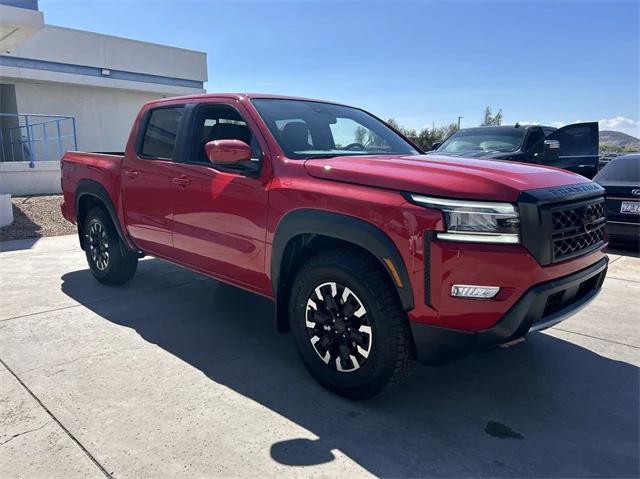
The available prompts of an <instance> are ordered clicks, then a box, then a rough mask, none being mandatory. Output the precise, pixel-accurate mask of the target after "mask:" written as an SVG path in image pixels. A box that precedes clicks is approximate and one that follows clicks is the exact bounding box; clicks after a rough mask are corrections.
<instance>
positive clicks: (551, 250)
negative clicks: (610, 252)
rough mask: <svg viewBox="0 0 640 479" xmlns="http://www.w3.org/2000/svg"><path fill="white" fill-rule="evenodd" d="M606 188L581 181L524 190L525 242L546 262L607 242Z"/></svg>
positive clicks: (521, 200)
mask: <svg viewBox="0 0 640 479" xmlns="http://www.w3.org/2000/svg"><path fill="white" fill-rule="evenodd" d="M604 206H605V203H604V188H602V187H601V186H600V185H598V184H597V183H580V184H577V185H568V186H560V187H557V188H540V189H536V190H529V191H524V192H522V193H521V194H520V197H519V198H518V208H519V211H520V233H521V237H522V244H523V246H524V247H525V248H527V250H528V251H529V252H530V253H531V254H532V256H533V257H534V258H535V259H536V260H537V261H538V263H539V264H541V265H542V266H547V265H550V264H553V263H557V262H560V261H565V260H568V259H570V258H574V257H576V256H580V255H583V254H587V253H589V252H590V251H594V250H596V249H597V248H599V247H601V246H602V245H603V244H604V240H605V235H606V233H605V223H606V220H605V210H604Z"/></svg>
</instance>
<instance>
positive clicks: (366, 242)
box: [271, 209, 414, 311]
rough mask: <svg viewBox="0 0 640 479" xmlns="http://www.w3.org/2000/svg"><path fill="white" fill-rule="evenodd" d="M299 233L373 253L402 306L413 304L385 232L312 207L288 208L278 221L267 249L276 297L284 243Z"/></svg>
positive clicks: (398, 257)
mask: <svg viewBox="0 0 640 479" xmlns="http://www.w3.org/2000/svg"><path fill="white" fill-rule="evenodd" d="M301 234H316V235H320V236H328V237H331V238H336V239H339V240H342V241H346V242H349V243H353V244H355V245H357V246H359V247H361V248H363V249H365V250H366V251H368V252H369V253H371V254H372V255H374V256H375V257H376V258H377V259H378V260H379V261H380V264H381V265H382V267H383V268H384V269H385V271H387V272H388V273H389V275H390V277H391V282H392V284H393V285H394V286H395V288H396V291H397V292H398V297H399V298H400V303H401V304H402V307H403V309H404V310H405V311H409V310H411V309H413V308H414V300H413V291H412V290H411V283H410V281H409V275H408V274H407V269H406V267H405V264H404V261H403V260H402V256H401V255H400V252H399V251H398V248H396V245H395V244H394V243H393V241H391V239H390V238H389V237H388V236H387V234H386V233H384V232H383V231H382V230H381V229H379V228H378V227H376V226H374V225H373V224H371V223H369V222H367V221H364V220H361V219H359V218H355V217H353V216H348V215H344V214H340V213H331V212H328V211H320V210H314V209H299V210H295V211H292V212H291V213H288V214H287V215H285V216H284V217H283V218H282V219H281V220H280V222H279V223H278V226H277V228H276V232H275V235H274V239H273V246H272V251H271V282H272V287H273V293H274V295H275V297H276V299H277V298H278V285H279V281H280V270H281V267H282V259H283V255H284V252H285V250H286V247H287V244H289V242H290V241H291V240H292V239H293V238H294V237H296V236H298V235H301ZM386 260H389V261H391V262H392V264H393V266H394V268H395V269H396V271H397V274H398V277H399V279H400V283H401V285H399V284H398V282H397V281H396V280H395V279H394V274H393V273H392V272H391V271H390V270H389V266H388V265H387V263H386Z"/></svg>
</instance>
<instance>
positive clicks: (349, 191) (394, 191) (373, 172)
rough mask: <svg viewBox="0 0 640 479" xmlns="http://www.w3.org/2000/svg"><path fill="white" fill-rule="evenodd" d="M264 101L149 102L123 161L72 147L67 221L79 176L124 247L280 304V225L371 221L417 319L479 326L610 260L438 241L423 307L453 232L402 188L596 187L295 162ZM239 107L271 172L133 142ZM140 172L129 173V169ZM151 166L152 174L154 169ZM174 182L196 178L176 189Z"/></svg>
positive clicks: (449, 165)
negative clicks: (254, 172)
mask: <svg viewBox="0 0 640 479" xmlns="http://www.w3.org/2000/svg"><path fill="white" fill-rule="evenodd" d="M258 97H270V98H273V97H272V96H266V95H240V94H224V95H197V96H189V97H181V98H175V99H169V100H158V101H154V102H151V103H148V104H147V105H145V106H144V107H143V109H142V111H141V112H140V115H139V116H138V118H137V119H136V122H135V124H134V127H133V129H132V133H131V136H130V138H129V142H128V144H127V147H126V152H125V156H124V158H123V157H118V156H110V155H97V154H89V153H78V152H70V153H67V154H66V155H65V157H64V160H63V173H62V174H63V190H64V203H63V207H62V209H63V214H64V215H65V217H66V218H67V219H69V220H70V221H75V218H76V212H75V189H76V187H77V185H78V182H79V181H80V180H81V179H91V180H94V181H96V182H98V183H100V184H101V185H103V186H104V188H105V189H106V190H107V192H108V194H109V196H110V198H111V201H112V202H113V205H114V207H115V209H116V211H117V214H118V221H119V222H120V224H121V226H122V230H123V231H125V234H126V235H127V238H126V240H127V241H128V242H129V243H130V246H133V247H135V248H137V249H140V250H141V251H143V252H145V253H150V254H154V255H157V256H160V257H163V258H165V259H168V260H170V261H173V262H175V263H178V264H181V265H183V266H186V267H189V268H191V269H194V270H196V271H199V272H201V273H204V274H208V275H210V276H213V277H216V278H219V279H221V280H223V281H227V282H229V283H232V284H234V285H237V286H240V287H242V288H244V289H248V290H251V291H254V292H256V293H259V294H262V295H265V296H267V297H273V291H272V287H271V253H272V244H273V241H274V235H275V233H276V231H277V228H278V224H279V223H280V221H281V220H282V218H283V217H284V216H285V215H286V214H287V213H290V212H292V211H294V210H296V209H301V208H307V209H317V210H322V211H330V212H335V213H341V214H344V215H347V216H352V217H356V218H359V219H361V220H365V221H367V222H369V223H370V224H372V225H374V226H376V227H377V228H379V229H380V230H381V231H383V232H384V233H385V234H386V235H387V236H388V237H389V238H390V239H391V241H392V242H393V243H394V244H395V245H396V247H397V249H398V251H399V252H400V255H401V258H402V261H403V262H404V264H405V266H406V269H407V272H408V275H409V281H410V283H411V284H410V285H406V287H411V289H412V291H413V296H414V302H415V307H414V308H413V309H412V310H411V311H408V316H409V319H410V320H412V321H416V322H421V323H430V324H436V325H439V326H443V327H447V328H453V329H462V330H468V331H478V330H482V329H486V328H488V327H490V326H492V325H493V324H495V323H496V322H497V321H498V320H499V319H500V318H501V317H502V316H503V315H504V313H505V312H506V311H507V310H508V309H509V308H510V307H511V306H512V305H513V304H514V303H515V302H516V301H517V300H518V298H520V297H521V296H522V294H523V293H524V292H525V291H526V290H527V289H529V288H530V287H532V286H533V285H535V284H537V283H541V282H545V281H550V280H552V279H554V278H559V277H562V276H565V275H568V274H571V273H573V272H576V271H579V270H581V269H583V268H585V267H587V266H589V265H592V264H594V263H595V262H596V261H598V260H599V259H601V258H602V257H603V256H604V253H603V252H602V251H596V252H593V253H590V254H588V255H584V256H580V257H578V258H576V259H573V260H570V261H565V262H562V263H558V264H555V265H552V266H546V267H542V266H540V264H538V263H537V261H536V260H535V259H534V258H533V257H532V256H531V255H530V254H529V253H528V252H527V250H526V249H525V248H524V247H522V246H519V245H480V244H470V243H452V242H441V241H437V240H436V241H433V242H432V243H431V263H432V270H431V283H430V297H431V306H428V305H427V304H426V303H425V301H424V298H425V285H424V241H425V232H427V231H443V229H444V225H443V217H442V214H441V213H440V211H437V210H432V209H428V208H423V207H420V206H416V205H413V204H410V203H408V202H407V201H406V200H405V199H404V197H403V196H402V194H401V192H403V191H405V192H414V193H421V194H425V195H434V196H445V197H453V198H469V199H480V200H494V201H514V200H515V199H516V198H517V196H518V194H519V193H520V192H522V191H525V190H531V189H536V188H543V187H554V186H562V185H570V184H577V183H587V182H589V180H587V179H585V178H583V177H581V176H578V175H575V174H573V173H569V172H567V171H564V170H558V169H554V168H545V167H539V166H530V165H525V164H522V163H511V162H502V161H487V160H472V159H460V158H449V157H434V156H429V157H428V158H427V157H424V156H414V157H411V156H405V157H403V156H395V157H391V156H380V157H371V156H369V157H366V158H365V157H349V158H346V157H342V158H335V159H319V160H311V161H307V162H304V161H301V160H290V159H288V158H286V157H285V155H284V153H283V152H282V150H281V149H280V147H279V145H278V143H277V142H276V141H275V139H274V138H273V137H272V135H271V134H270V132H269V130H268V128H267V126H266V125H265V124H264V123H263V122H262V120H261V118H260V116H259V115H258V113H257V111H256V110H255V108H253V106H252V104H251V102H250V99H251V98H258ZM216 102H223V103H226V104H231V105H233V106H234V107H235V108H237V109H238V110H239V112H240V113H241V115H242V116H243V118H244V119H245V120H246V121H247V123H248V124H249V126H250V127H251V128H252V130H253V132H254V134H255V135H256V136H257V138H258V140H259V143H260V146H261V149H262V151H263V156H264V159H263V166H262V170H261V172H260V175H259V176H258V177H256V178H252V177H247V176H242V175H239V174H235V173H227V172H222V171H218V170H216V169H215V168H213V167H212V166H206V165H194V164H183V163H173V162H170V161H150V160H141V159H139V158H137V156H136V153H135V140H136V136H137V131H138V128H139V126H140V121H141V118H142V115H143V114H144V112H145V111H146V110H147V109H149V108H151V107H154V106H158V105H169V104H185V103H216ZM129 170H133V171H138V174H137V175H132V176H134V177H131V176H127V175H128V173H127V172H128V171H129ZM152 170H153V171H152ZM173 178H186V179H187V180H188V181H186V180H185V181H179V182H177V183H175V182H173V181H172V180H173ZM454 283H463V284H483V285H495V286H500V287H501V288H503V289H502V291H501V293H500V294H499V296H498V297H497V298H496V299H495V300H484V301H478V300H468V299H459V298H452V297H451V296H450V294H449V291H450V288H451V285H452V284H454Z"/></svg>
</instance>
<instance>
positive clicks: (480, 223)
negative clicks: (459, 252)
mask: <svg viewBox="0 0 640 479" xmlns="http://www.w3.org/2000/svg"><path fill="white" fill-rule="evenodd" d="M411 199H412V200H413V201H414V202H415V203H418V204H421V205H424V206H427V207H429V208H435V209H438V210H441V211H442V213H443V214H444V219H445V223H446V225H447V231H446V232H445V233H438V234H437V237H438V238H439V239H443V240H450V241H471V242H476V243H519V242H520V234H519V232H520V216H519V215H518V210H517V209H516V207H515V206H514V205H512V204H511V203H494V202H489V201H465V200H448V199H443V198H433V197H430V196H422V195H411Z"/></svg>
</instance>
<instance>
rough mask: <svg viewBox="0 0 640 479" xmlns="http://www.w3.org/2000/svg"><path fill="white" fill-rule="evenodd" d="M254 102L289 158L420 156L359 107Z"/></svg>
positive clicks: (311, 103) (285, 101)
mask: <svg viewBox="0 0 640 479" xmlns="http://www.w3.org/2000/svg"><path fill="white" fill-rule="evenodd" d="M252 102H253V104H254V105H255V107H256V109H257V110H258V113H260V116H261V117H262V119H263V120H264V121H265V123H266V124H267V126H268V127H269V130H271V133H272V134H273V136H274V137H275V139H276V140H277V141H278V144H279V145H280V147H281V148H282V150H283V151H284V152H285V154H286V155H287V157H289V158H293V159H302V158H325V157H333V156H345V155H390V154H394V155H417V154H418V151H416V149H415V148H413V147H412V146H411V145H410V144H409V143H407V141H405V140H404V139H403V138H402V137H401V136H399V135H398V134H397V133H395V132H394V131H393V130H391V129H390V128H389V127H388V126H387V125H385V124H384V123H383V122H381V121H380V120H377V119H376V118H374V117H373V116H371V115H369V114H368V113H365V112H364V111H362V110H358V109H357V108H350V107H347V106H341V105H333V104H330V103H321V102H314V101H304V100H278V99H254V100H252Z"/></svg>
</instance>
